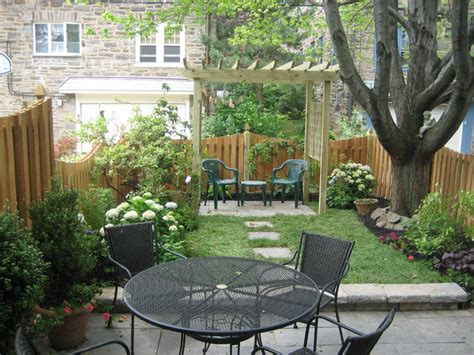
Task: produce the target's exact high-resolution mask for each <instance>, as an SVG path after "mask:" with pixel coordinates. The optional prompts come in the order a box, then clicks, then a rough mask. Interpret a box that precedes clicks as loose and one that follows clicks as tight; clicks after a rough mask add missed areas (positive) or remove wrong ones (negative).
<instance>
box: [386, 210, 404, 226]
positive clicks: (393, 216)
mask: <svg viewBox="0 0 474 355" xmlns="http://www.w3.org/2000/svg"><path fill="white" fill-rule="evenodd" d="M400 219H401V217H400V216H399V215H398V214H396V213H394V212H392V211H389V212H388V213H387V221H389V222H390V223H397V222H398V221H399V220H400Z"/></svg>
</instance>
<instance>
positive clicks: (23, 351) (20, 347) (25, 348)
mask: <svg viewBox="0 0 474 355" xmlns="http://www.w3.org/2000/svg"><path fill="white" fill-rule="evenodd" d="M15 352H16V355H39V354H40V353H39V352H38V350H36V348H35V347H34V346H33V344H32V343H31V342H30V340H29V339H28V337H27V336H26V334H25V332H24V331H23V328H21V327H20V328H18V330H17V331H16V336H15Z"/></svg>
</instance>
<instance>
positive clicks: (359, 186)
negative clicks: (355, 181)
mask: <svg viewBox="0 0 474 355" xmlns="http://www.w3.org/2000/svg"><path fill="white" fill-rule="evenodd" d="M357 189H358V190H359V191H363V190H364V189H365V185H364V184H359V185H358V186H357Z"/></svg>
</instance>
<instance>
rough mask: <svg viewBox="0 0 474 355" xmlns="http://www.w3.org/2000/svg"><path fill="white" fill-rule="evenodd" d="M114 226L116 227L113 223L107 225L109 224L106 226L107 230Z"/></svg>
mask: <svg viewBox="0 0 474 355" xmlns="http://www.w3.org/2000/svg"><path fill="white" fill-rule="evenodd" d="M113 226H114V225H113V224H112V223H107V224H106V225H105V228H110V227H113Z"/></svg>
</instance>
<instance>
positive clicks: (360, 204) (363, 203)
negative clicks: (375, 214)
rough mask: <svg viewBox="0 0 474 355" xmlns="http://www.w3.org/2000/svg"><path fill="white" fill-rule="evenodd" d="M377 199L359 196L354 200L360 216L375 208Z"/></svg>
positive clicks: (369, 212)
mask: <svg viewBox="0 0 474 355" xmlns="http://www.w3.org/2000/svg"><path fill="white" fill-rule="evenodd" d="M378 204H379V201H378V200H377V199H376V198H360V199H357V200H355V201H354V205H355V206H356V208H357V212H358V213H359V214H360V215H361V216H366V215H368V214H371V213H372V211H373V210H375V209H376V208H377V206H378Z"/></svg>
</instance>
